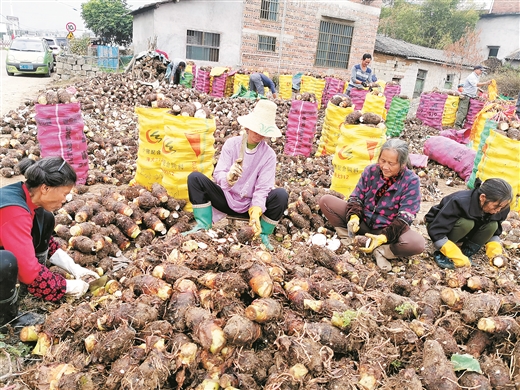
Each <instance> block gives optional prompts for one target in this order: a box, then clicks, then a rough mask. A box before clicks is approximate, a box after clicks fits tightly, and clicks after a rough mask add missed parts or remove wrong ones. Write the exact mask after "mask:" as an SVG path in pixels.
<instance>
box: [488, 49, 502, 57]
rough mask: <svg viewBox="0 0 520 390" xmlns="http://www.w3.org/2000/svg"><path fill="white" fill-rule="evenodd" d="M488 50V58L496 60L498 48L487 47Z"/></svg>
mask: <svg viewBox="0 0 520 390" xmlns="http://www.w3.org/2000/svg"><path fill="white" fill-rule="evenodd" d="M488 49H489V54H488V58H497V56H498V49H500V46H488Z"/></svg>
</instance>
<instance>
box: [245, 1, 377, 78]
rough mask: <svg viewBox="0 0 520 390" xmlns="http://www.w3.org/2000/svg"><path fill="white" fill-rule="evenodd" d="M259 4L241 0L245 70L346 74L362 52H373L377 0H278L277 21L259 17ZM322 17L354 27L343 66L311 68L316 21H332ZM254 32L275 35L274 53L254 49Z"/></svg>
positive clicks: (313, 57) (255, 33) (256, 40)
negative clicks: (323, 1) (347, 59)
mask: <svg viewBox="0 0 520 390" xmlns="http://www.w3.org/2000/svg"><path fill="white" fill-rule="evenodd" d="M348 3H350V4H348ZM260 4H261V0H246V1H245V7H244V16H243V18H244V19H243V30H242V47H241V58H242V66H243V67H245V68H247V69H251V70H262V71H268V72H269V73H270V74H277V73H278V70H280V73H284V72H289V73H296V72H313V73H321V74H324V75H327V74H331V75H332V74H333V75H337V76H339V77H348V75H349V74H350V72H351V68H352V66H354V65H355V64H358V63H359V62H360V61H361V57H362V56H363V54H364V53H372V54H373V50H374V43H375V39H376V32H377V27H378V23H379V11H380V8H381V0H374V1H371V2H366V1H365V2H362V1H346V0H345V1H343V2H337V1H331V2H330V3H318V2H313V1H310V2H309V1H298V0H287V1H284V0H280V6H279V12H278V20H277V21H268V20H263V19H260ZM284 4H286V5H287V10H286V12H285V21H283V20H282V19H283V15H284V9H283V7H284ZM323 16H325V18H324V17H323ZM326 17H333V18H335V19H336V20H337V21H339V22H342V21H343V20H348V21H349V24H350V25H352V26H353V27H354V31H353V34H354V35H353V38H352V45H351V51H350V57H349V63H348V66H347V68H346V69H337V68H323V67H314V62H315V58H316V48H317V42H318V34H319V25H320V21H321V20H323V19H326V20H331V21H333V22H334V21H335V19H329V18H326ZM282 29H283V32H282ZM282 34H283V42H282ZM258 35H268V36H274V37H276V52H275V53H267V52H263V51H258V50H257V46H258ZM280 48H281V49H282V53H281V54H280Z"/></svg>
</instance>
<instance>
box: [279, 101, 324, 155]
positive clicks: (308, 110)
mask: <svg viewBox="0 0 520 390" xmlns="http://www.w3.org/2000/svg"><path fill="white" fill-rule="evenodd" d="M317 121H318V105H317V104H316V103H311V102H304V101H301V100H293V101H292V102H291V109H290V110H289V115H288V117H287V130H286V131H285V146H284V150H283V152H284V154H286V155H288V156H306V157H309V156H310V154H311V148H312V142H313V140H314V133H315V132H316V122H317Z"/></svg>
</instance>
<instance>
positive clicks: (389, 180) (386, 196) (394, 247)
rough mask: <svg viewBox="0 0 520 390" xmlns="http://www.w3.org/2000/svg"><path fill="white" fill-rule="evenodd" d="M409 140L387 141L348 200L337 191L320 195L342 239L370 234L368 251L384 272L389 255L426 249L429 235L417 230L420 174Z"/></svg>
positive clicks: (405, 253) (403, 254) (364, 250)
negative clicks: (413, 163)
mask: <svg viewBox="0 0 520 390" xmlns="http://www.w3.org/2000/svg"><path fill="white" fill-rule="evenodd" d="M408 153H409V152H408V144H407V143H406V142H404V141H402V140H399V139H389V140H388V141H386V142H385V143H384V144H383V146H382V148H381V153H380V155H379V159H378V162H377V163H376V164H372V165H369V166H367V167H366V168H365V170H364V171H363V173H362V175H361V178H360V179H359V182H358V183H357V185H356V187H355V188H354V191H353V192H352V194H351V195H350V197H349V199H348V201H346V202H345V201H344V200H342V199H339V198H337V197H335V196H333V195H324V196H323V197H321V199H320V202H319V203H320V209H321V211H322V212H323V214H324V215H325V217H326V218H327V219H328V220H329V222H330V223H331V225H332V226H334V227H335V229H336V233H337V234H338V236H339V237H340V238H341V239H348V238H349V237H353V236H354V235H355V234H364V235H365V236H366V237H369V238H370V239H371V241H370V245H369V247H368V248H360V250H362V251H363V252H366V253H373V255H374V257H375V260H376V263H377V265H378V266H379V268H381V269H382V270H384V271H389V270H390V269H391V268H392V265H391V263H390V262H389V260H391V259H395V258H397V257H406V256H412V255H416V254H419V253H421V252H422V251H423V250H424V244H425V243H424V238H423V237H422V235H421V234H420V233H418V232H416V231H414V230H412V229H410V225H411V224H412V222H413V220H414V219H415V216H416V214H417V212H418V211H419V208H420V203H421V192H420V185H419V177H418V176H417V175H416V174H415V173H414V172H413V171H412V170H410V169H408V168H407V163H408Z"/></svg>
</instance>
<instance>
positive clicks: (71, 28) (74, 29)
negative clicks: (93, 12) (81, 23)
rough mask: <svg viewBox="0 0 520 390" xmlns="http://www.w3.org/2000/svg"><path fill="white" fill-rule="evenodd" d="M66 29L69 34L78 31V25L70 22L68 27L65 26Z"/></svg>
mask: <svg viewBox="0 0 520 390" xmlns="http://www.w3.org/2000/svg"><path fill="white" fill-rule="evenodd" d="M65 28H66V29H67V31H68V32H74V31H76V25H75V24H74V23H72V22H68V23H67V25H66V26H65Z"/></svg>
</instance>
